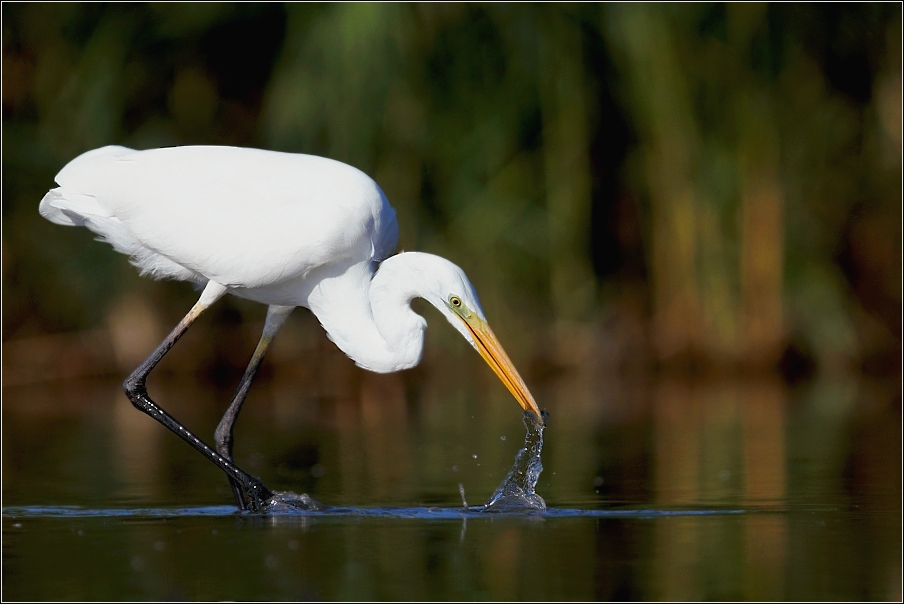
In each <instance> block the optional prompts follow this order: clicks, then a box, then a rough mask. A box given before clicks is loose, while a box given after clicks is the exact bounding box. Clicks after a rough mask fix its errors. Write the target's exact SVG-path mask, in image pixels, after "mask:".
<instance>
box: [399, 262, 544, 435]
mask: <svg viewBox="0 0 904 604" xmlns="http://www.w3.org/2000/svg"><path fill="white" fill-rule="evenodd" d="M405 255H406V256H410V257H411V260H412V261H414V262H412V264H416V265H417V269H416V271H415V273H414V279H415V281H416V283H417V293H416V294H415V295H417V296H419V297H422V298H424V299H425V300H427V301H428V302H429V303H430V304H432V305H433V306H435V307H436V308H437V309H438V310H439V311H440V312H441V313H443V316H445V317H446V319H447V320H448V321H449V323H451V324H452V326H453V327H454V328H455V329H457V330H458V331H459V333H461V335H462V336H464V338H465V339H466V340H467V341H468V342H470V343H471V345H472V346H473V347H474V348H475V349H476V350H477V352H479V353H480V356H481V357H483V360H484V361H486V362H487V364H488V365H489V366H490V368H491V369H492V370H493V372H494V373H495V374H496V375H497V376H498V377H499V379H500V380H502V383H503V384H505V386H506V388H508V389H509V392H511V393H512V396H514V397H515V399H516V400H517V401H518V403H519V404H520V405H521V406H522V407H523V408H524V409H525V410H528V411H533V412H534V413H536V414H537V417H540V409H539V408H538V407H537V403H536V402H535V401H534V397H533V396H531V393H530V391H529V390H528V389H527V386H526V385H525V383H524V380H522V379H521V376H520V375H519V374H518V371H517V370H516V369H515V366H514V364H512V361H511V359H509V357H508V355H507V354H506V353H505V350H503V348H502V345H501V344H500V343H499V340H498V339H497V338H496V335H495V334H494V333H493V330H492V329H490V326H489V325H488V324H487V321H486V316H485V315H484V314H483V309H482V308H481V306H480V301H479V300H478V299H477V292H475V291H474V286H472V285H471V282H470V281H469V280H468V277H467V276H466V275H465V273H464V271H462V270H461V269H460V268H458V267H457V266H456V265H454V264H452V263H451V262H449V261H448V260H446V259H445V258H441V257H439V256H434V255H432V254H423V253H417V252H409V253H408V254H405ZM415 256H416V258H415Z"/></svg>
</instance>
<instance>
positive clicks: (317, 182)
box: [40, 146, 536, 410]
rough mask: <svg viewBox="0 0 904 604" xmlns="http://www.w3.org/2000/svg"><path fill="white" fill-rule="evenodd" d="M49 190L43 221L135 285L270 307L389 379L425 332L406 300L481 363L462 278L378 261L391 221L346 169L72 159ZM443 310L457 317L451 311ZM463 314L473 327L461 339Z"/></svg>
mask: <svg viewBox="0 0 904 604" xmlns="http://www.w3.org/2000/svg"><path fill="white" fill-rule="evenodd" d="M55 180H56V182H57V183H58V184H59V185H60V186H59V187H58V188H55V189H52V190H51V191H49V192H48V193H47V195H45V196H44V198H43V199H42V200H41V204H40V212H41V215H43V216H44V217H45V218H47V219H48V220H51V221H53V222H55V223H57V224H62V225H75V226H85V227H87V228H89V229H90V230H92V231H93V232H95V233H97V235H98V236H99V239H101V240H103V241H107V242H108V243H110V244H111V245H112V246H113V248H114V249H116V251H118V252H121V253H124V254H128V255H129V256H130V257H131V261H132V263H133V264H135V266H137V267H138V269H139V270H140V271H141V272H142V274H145V275H149V276H151V277H154V278H158V279H178V280H186V281H194V282H196V283H199V284H202V285H203V284H208V285H209V283H211V282H212V283H214V284H219V285H220V286H223V288H225V291H227V292H228V293H231V294H234V295H236V296H240V297H243V298H247V299H250V300H255V301H257V302H261V303H263V304H268V305H270V306H272V307H295V306H304V307H306V308H309V309H311V310H312V311H313V312H314V314H315V315H316V316H317V317H318V319H319V320H320V322H321V324H322V325H323V327H324V328H325V329H326V331H327V333H328V334H329V336H330V338H331V339H332V340H333V341H334V342H335V343H336V344H337V346H339V348H340V349H342V350H343V352H345V353H346V354H347V355H348V356H349V357H351V358H352V359H353V360H354V361H355V362H356V363H358V365H360V366H362V367H364V368H366V369H370V370H372V371H379V372H388V371H397V370H400V369H407V368H410V367H413V366H414V365H416V364H417V363H418V362H419V361H420V358H421V354H422V351H423V333H424V330H425V329H426V322H425V321H424V319H423V318H422V317H420V316H419V315H417V314H416V313H414V312H413V311H412V310H411V308H410V306H409V302H410V301H411V299H412V298H415V297H423V298H425V299H426V300H427V301H429V302H430V303H431V304H432V305H433V306H435V307H436V308H438V309H439V310H440V312H442V313H443V315H445V316H446V318H447V319H448V320H449V322H450V323H451V324H452V325H453V326H454V327H455V328H456V329H457V330H458V331H459V332H460V333H461V334H462V335H463V336H464V337H465V338H466V339H467V340H468V341H469V342H470V343H471V344H472V345H473V346H474V347H475V348H477V349H478V351H481V354H484V352H485V351H483V350H481V348H482V347H481V342H480V339H481V338H480V337H475V329H478V331H480V329H479V328H480V327H481V326H485V325H486V324H485V321H486V319H485V317H484V314H483V310H482V309H481V307H480V303H479V301H478V299H477V295H476V293H475V292H474V288H473V287H472V286H471V284H470V282H469V281H468V279H467V277H466V276H465V274H464V272H462V271H461V269H459V268H458V267H457V266H455V265H454V264H452V263H451V262H449V261H447V260H445V259H443V258H440V257H438V256H433V255H430V254H422V253H417V252H409V253H402V254H398V255H396V256H392V257H390V254H392V252H393V251H394V249H395V247H396V243H397V241H398V224H397V223H396V218H395V211H394V210H393V209H392V207H391V206H390V205H389V203H388V201H387V200H386V196H385V195H384V194H383V191H382V190H381V189H380V187H379V186H378V185H377V184H376V183H375V182H374V181H373V180H372V179H371V178H370V177H368V176H367V175H366V174H364V173H363V172H361V171H360V170H357V169H356V168H353V167H351V166H348V165H346V164H343V163H341V162H337V161H334V160H330V159H326V158H323V157H316V156H312V155H300V154H292V153H279V152H275V151H264V150H260V149H245V148H236V147H212V146H208V147H170V148H163V149H150V150H147V151H135V150H132V149H127V148H125V147H118V146H108V147H103V148H100V149H95V150H93V151H89V152H87V153H84V154H82V155H80V156H79V157H77V158H75V159H74V160H72V161H71V162H69V163H68V164H67V165H66V166H65V167H64V168H63V169H62V170H61V171H60V173H59V174H57V176H56V178H55ZM378 266H379V267H380V268H379V271H378V272H376V274H375V271H376V269H377V267H378ZM216 297H218V296H214V297H213V298H214V299H215V298H216ZM451 297H455V298H457V299H459V300H460V301H461V304H462V306H461V307H460V308H455V307H452V306H451V305H450V303H449V300H450V298H451ZM462 309H464V310H462ZM465 311H467V312H469V313H471V314H473V315H475V317H474V319H475V321H476V322H475V323H474V325H472V326H471V327H470V328H469V326H468V323H467V321H466V320H465V318H464V317H463V316H462V313H463V312H465ZM475 326H476V327H475ZM484 331H489V328H488V327H486V329H485V330H484ZM489 333H492V332H489ZM493 340H495V338H493ZM491 343H495V344H496V346H497V347H498V342H491ZM483 348H486V347H485V346H484V347H483ZM490 348H492V346H491V347H490ZM498 350H499V351H500V352H501V351H502V349H501V347H498ZM502 354H503V356H504V353H502ZM497 356H498V354H497ZM485 358H486V356H485ZM488 362H489V359H488ZM490 365H491V367H493V369H494V371H496V372H497V373H499V370H500V369H502V368H503V367H502V366H506V367H505V370H506V371H507V372H508V373H510V374H511V375H510V376H509V377H508V379H507V378H505V377H503V376H502V375H501V376H500V377H503V381H504V382H505V383H506V385H507V386H508V387H509V388H510V389H511V390H512V391H513V394H514V395H515V396H516V398H518V400H519V402H520V403H521V404H522V406H524V407H525V408H532V409H534V410H536V404H535V403H533V399H532V398H531V397H530V394H529V392H528V391H527V388H526V387H524V386H523V382H522V381H521V379H520V377H517V372H516V371H514V367H513V366H511V362H510V361H508V359H507V357H506V358H500V359H498V362H496V363H493V362H491V363H490Z"/></svg>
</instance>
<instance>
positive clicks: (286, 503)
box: [262, 491, 328, 514]
mask: <svg viewBox="0 0 904 604" xmlns="http://www.w3.org/2000/svg"><path fill="white" fill-rule="evenodd" d="M327 507H328V506H326V505H324V504H322V503H320V502H319V501H317V500H316V499H314V498H313V497H311V496H310V495H308V494H307V493H302V494H301V495H299V494H298V493H293V492H292V491H285V492H279V493H273V496H272V497H270V499H268V500H267V503H265V504H264V509H263V510H262V512H263V513H264V514H280V513H286V512H322V511H324V510H326V509H327Z"/></svg>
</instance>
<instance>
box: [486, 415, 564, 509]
mask: <svg viewBox="0 0 904 604" xmlns="http://www.w3.org/2000/svg"><path fill="white" fill-rule="evenodd" d="M540 413H541V415H542V416H543V417H542V418H538V417H537V415H536V414H535V413H533V412H531V411H525V412H524V417H523V419H524V427H525V428H527V434H526V435H525V437H524V448H523V449H521V450H520V451H518V454H517V455H515V465H513V466H512V469H511V470H509V473H508V476H506V477H505V480H503V481H502V484H500V485H499V488H497V489H496V492H495V493H493V496H492V497H490V499H489V500H488V501H487V502H486V503H485V504H484V506H483V510H482V511H484V512H519V511H521V512H524V511H532V510H536V511H544V510H545V509H546V502H545V501H543V498H542V497H540V496H539V495H537V493H536V488H537V481H538V480H539V479H540V472H542V471H543V464H542V463H541V462H540V451H541V450H542V449H543V430H544V428H546V420H547V419H549V413H547V412H546V411H541V412H540ZM471 509H474V508H471Z"/></svg>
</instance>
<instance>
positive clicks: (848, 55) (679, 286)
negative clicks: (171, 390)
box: [2, 3, 901, 382]
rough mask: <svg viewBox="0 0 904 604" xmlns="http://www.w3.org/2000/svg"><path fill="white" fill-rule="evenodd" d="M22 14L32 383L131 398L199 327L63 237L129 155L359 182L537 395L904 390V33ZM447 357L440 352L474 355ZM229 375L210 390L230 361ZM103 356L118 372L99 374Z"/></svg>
mask: <svg viewBox="0 0 904 604" xmlns="http://www.w3.org/2000/svg"><path fill="white" fill-rule="evenodd" d="M2 10H3V125H4V129H3V145H4V151H5V152H4V154H3V200H4V201H3V226H2V235H3V247H2V252H3V265H2V269H3V340H4V342H5V345H4V352H5V354H4V370H5V371H4V374H5V380H6V379H9V380H12V382H16V381H22V380H24V381H28V380H33V379H44V378H49V377H54V376H56V377H59V376H61V375H63V374H66V375H69V374H71V373H85V372H87V373H92V372H94V373H97V372H98V371H99V372H101V373H103V372H104V371H107V372H110V371H122V370H125V368H126V367H127V366H128V365H130V364H132V363H134V361H135V359H136V358H138V357H140V356H141V354H142V352H143V351H144V350H148V349H149V348H150V346H152V344H151V342H152V341H153V340H154V339H155V338H158V337H160V336H161V335H162V334H163V333H165V331H166V329H167V328H168V326H169V325H170V324H172V323H174V322H175V320H177V318H178V317H179V316H181V314H182V313H183V311H184V309H185V308H187V307H188V306H189V305H190V304H191V299H192V298H193V296H194V293H193V292H192V291H191V290H190V288H188V287H186V286H181V285H180V286H161V285H154V284H149V283H147V282H145V281H143V280H141V279H140V278H138V277H137V275H135V274H134V271H133V270H132V269H131V268H130V267H128V266H127V264H126V261H125V259H123V258H120V257H117V255H116V254H114V253H113V252H112V251H110V250H109V249H106V248H105V246H101V245H98V244H96V243H94V242H92V241H91V238H90V235H89V234H88V233H86V232H78V231H76V230H75V229H62V228H59V227H56V226H54V225H51V224H49V223H47V222H46V221H43V220H42V219H41V218H40V217H39V216H38V215H37V211H36V208H37V202H38V201H39V200H40V198H41V196H42V194H43V192H44V191H46V189H48V188H50V187H51V186H52V184H53V183H52V176H53V174H54V173H55V172H56V171H57V170H58V169H59V168H60V167H61V166H62V165H64V164H65V162H67V161H68V160H70V159H72V157H74V156H75V155H77V154H78V153H80V152H82V151H85V150H87V149H90V148H94V147H97V146H101V145H105V144H111V143H115V144H124V145H128V146H133V147H136V148H147V147H154V146H162V145H176V144H199V143H203V144H233V145H248V146H260V147H266V148H271V149H278V150H285V151H293V152H303V153H315V154H321V155H326V156H329V157H332V158H335V159H338V160H341V161H345V162H348V163H351V164H352V165H355V166H357V167H358V168H360V169H362V170H364V171H365V172H367V173H369V174H370V175H372V176H373V177H374V178H375V179H376V180H377V181H378V182H379V183H380V184H381V186H382V187H383V188H384V190H385V192H386V193H387V196H388V197H389V199H390V200H391V202H392V204H393V205H394V207H395V208H396V209H397V211H398V216H399V222H400V227H401V241H400V247H401V248H402V249H420V250H424V251H429V252H434V253H438V254H442V255H445V256H447V257H449V258H451V259H452V260H453V261H455V262H457V263H458V264H460V265H461V266H462V267H463V268H464V269H465V270H466V271H467V272H468V274H469V275H470V276H471V277H472V280H473V281H474V282H475V283H476V285H477V287H478V290H479V292H480V294H481V297H482V300H483V304H484V306H485V307H486V309H487V311H488V313H489V316H490V319H491V320H492V321H493V323H494V325H496V326H497V332H498V333H499V334H500V336H501V337H502V338H503V341H505V342H509V343H510V344H509V347H510V348H512V349H513V357H515V360H516V362H518V363H519V364H522V365H523V364H530V366H531V370H530V371H529V373H531V374H533V376H534V377H536V378H539V377H542V376H543V375H545V373H546V372H547V371H548V370H549V368H551V367H562V366H575V365H584V366H586V367H588V368H591V369H594V370H605V371H609V372H616V373H618V372H622V373H623V372H625V371H633V370H639V371H647V370H649V369H653V368H656V367H660V368H663V369H665V370H667V371H672V370H674V371H678V372H688V371H690V372H700V371H717V372H720V371H724V370H732V369H734V368H737V367H742V368H747V369H751V368H756V369H767V370H768V369H773V368H775V367H781V368H783V370H784V371H785V373H786V375H787V374H792V375H793V374H801V373H804V374H805V373H807V372H808V371H810V370H812V369H814V368H815V369H816V370H820V371H829V372H831V371H835V370H846V371H847V370H849V371H859V370H866V371H868V372H871V373H873V374H879V375H890V376H892V377H894V376H898V377H897V378H895V379H899V374H900V372H899V367H898V363H897V360H896V359H898V356H899V353H900V329H901V321H900V304H901V280H900V270H901V256H900V249H901V247H900V246H901V231H900V218H901V211H900V194H901V122H900V114H901V63H900V60H901V57H900V47H901V19H900V17H901V13H900V6H897V5H892V4H869V5H859V6H849V5H846V6H840V7H829V6H824V5H759V4H739V5H737V4H729V5H721V4H719V5H714V4H711V5H693V6H691V5H680V6H661V5H621V4H606V5H602V6H600V5H594V4H583V5H561V6H558V5H556V6H554V5H505V4H504V5H475V4H357V3H353V4H327V5H320V4H317V5H308V4H291V5H285V6H283V5H260V6H259V5H252V4H214V5H206V4H205V5H200V4H150V5H144V4H142V5H117V4H112V5H106V4H102V5H93V4H87V5H86V4H70V5H57V4H51V5H43V4H4V5H3V9H2ZM142 299H143V300H144V301H145V302H143V303H139V302H136V300H142ZM260 312H262V311H260V310H259V309H256V308H255V307H254V305H249V304H245V303H243V302H241V301H232V302H230V303H229V304H228V305H227V308H226V309H225V310H222V311H220V312H219V313H217V314H216V315H215V316H216V318H217V320H216V324H217V327H216V328H210V329H212V330H213V329H216V330H217V331H219V330H223V329H226V330H228V329H240V330H247V331H248V334H249V335H247V336H245V335H243V336H241V338H242V341H243V342H244V340H249V341H252V342H253V340H254V339H255V338H256V335H251V332H252V331H254V330H255V329H257V328H258V326H259V325H258V323H259V320H260V316H259V314H260ZM240 318H245V319H249V318H251V319H253V320H252V321H250V322H247V321H246V323H248V325H246V326H245V327H239V325H241V324H242V321H241V320H239V319H240ZM304 326H305V328H310V327H309V325H308V323H305V324H304ZM205 329H207V328H205ZM98 330H100V331H98ZM300 330H301V327H299V326H297V325H296V327H295V328H294V331H292V330H289V332H287V335H285V337H286V339H288V340H291V339H292V338H301V339H304V338H310V337H311V336H309V335H300ZM445 331H447V330H442V329H435V330H431V336H430V338H428V340H431V339H435V341H436V342H437V343H436V344H432V345H435V346H438V347H442V348H443V350H446V351H447V352H449V353H450V354H457V353H458V350H459V349H458V348H448V347H449V346H451V345H449V344H447V343H446V342H447V340H448V339H450V338H452V337H453V335H454V334H449V333H445ZM80 332H85V333H86V334H89V335H90V334H93V335H90V337H89V336H85V337H82V336H78V337H75V339H70V340H67V342H68V343H66V344H65V346H68V347H69V348H66V350H72V351H74V352H72V354H68V353H67V354H64V355H62V362H63V363H66V362H70V364H71V365H72V367H70V368H68V369H64V370H59V371H56V372H54V371H52V370H50V369H46V370H45V369H42V368H41V367H43V365H40V363H42V362H43V361H40V360H39V359H40V358H42V355H44V356H45V357H46V356H47V354H49V351H58V350H60V349H59V346H63V344H61V342H63V340H60V339H59V337H58V336H54V337H55V338H57V339H53V338H51V339H47V334H66V333H80ZM243 333H244V332H243ZM104 334H106V335H104ZM293 334H294V335H293ZM60 337H62V336H60ZM281 337H283V336H281ZM86 338H87V339H86ZM91 338H95V339H97V338H100V339H104V338H105V339H106V340H105V341H106V342H107V344H103V345H100V344H95V343H91V342H93V340H92V339H91ZM64 339H65V337H64ZM80 342H81V343H80ZM41 346H44V349H43V350H44V351H43V352H35V351H36V350H37V348H40V347H41ZM65 346H64V347H65ZM104 346H106V347H107V348H108V349H109V351H110V352H109V354H101V353H96V351H97V350H100V349H103V348H104ZM36 347H37V348H36ZM73 347H74V348H73ZM80 347H81V348H80ZM290 347H291V346H290ZM215 348H216V347H213V346H208V347H206V348H205V346H202V345H200V344H199V345H198V350H199V352H198V354H200V355H201V356H200V357H199V360H198V364H199V366H212V365H215V364H216V363H224V362H227V359H225V358H223V357H222V356H221V357H217V356H216V354H217V353H216V352H215ZM251 348H253V343H252V344H250V348H249V351H250V349H251ZM89 349H90V350H89ZM202 349H203V350H202ZM80 350H81V351H82V353H79V351H80ZM204 350H206V351H207V352H206V354H207V355H212V356H207V357H206V358H205V357H204V354H205V353H204ZM90 351H95V352H94V353H92V352H90ZM54 354H57V353H54ZM91 354H93V355H94V361H93V362H95V363H99V364H100V365H103V366H105V367H106V369H101V370H98V369H97V368H96V367H95V368H94V369H90V370H89V369H84V370H83V369H78V368H77V367H76V366H77V365H78V363H81V362H82V361H76V360H75V359H79V358H85V355H88V356H91ZM238 356H239V355H236V357H238ZM105 359H106V360H105ZM31 360H34V363H33V364H32V365H33V366H31V367H30V368H29V367H24V368H23V366H24V365H28V364H29V363H30V362H31ZM235 362H236V363H237V365H238V366H241V365H243V364H244V362H245V361H244V360H241V361H239V360H236V361H235ZM104 364H105V365H104ZM78 366H81V365H78ZM28 375H31V376H32V377H27V376H28ZM17 376H18V377H17ZM22 376H26V377H22ZM42 376H43V377H42Z"/></svg>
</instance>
